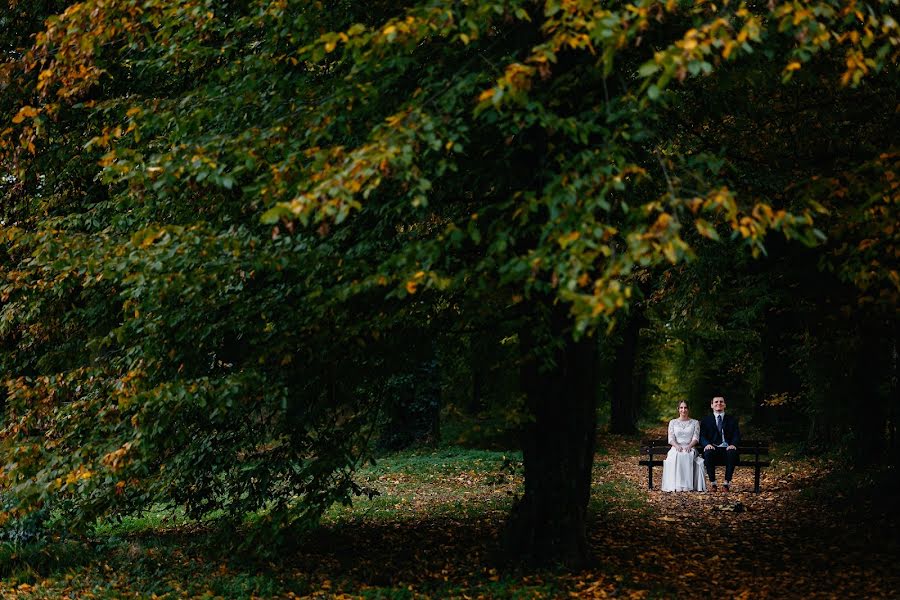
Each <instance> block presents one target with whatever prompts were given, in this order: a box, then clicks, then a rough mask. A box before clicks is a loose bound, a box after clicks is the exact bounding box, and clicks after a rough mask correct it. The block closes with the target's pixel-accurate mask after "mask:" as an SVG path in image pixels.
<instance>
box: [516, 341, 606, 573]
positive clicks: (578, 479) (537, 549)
mask: <svg viewBox="0 0 900 600" xmlns="http://www.w3.org/2000/svg"><path fill="white" fill-rule="evenodd" d="M566 335H570V334H566ZM566 340H567V341H566V342H565V344H564V346H563V348H561V349H560V350H558V351H557V352H556V355H555V357H554V358H555V363H556V364H555V365H554V367H553V368H552V369H551V370H549V371H548V370H547V369H542V368H541V367H542V365H541V364H540V363H539V362H538V361H536V360H532V361H528V362H526V364H524V365H523V367H522V379H523V384H524V389H525V393H526V397H527V403H528V407H529V409H530V410H531V412H532V415H533V417H534V421H533V422H531V423H530V424H529V426H528V427H527V429H526V431H525V433H524V440H523V457H524V464H525V494H524V495H523V497H522V498H521V499H520V500H519V501H518V503H517V504H516V505H515V506H514V507H513V510H512V513H511V515H510V520H509V523H508V524H507V530H506V536H505V543H506V547H507V550H508V554H509V555H511V556H513V557H515V558H517V559H520V560H523V561H525V562H526V563H531V564H563V565H565V566H567V567H571V568H579V567H582V566H584V565H585V564H587V562H588V559H589V553H588V545H587V534H586V518H587V508H588V501H589V500H590V492H591V468H592V465H593V458H594V450H595V437H596V429H597V422H596V394H597V385H596V384H597V377H596V373H597V341H596V339H593V338H586V339H582V340H580V341H578V342H575V341H573V340H572V339H571V338H570V337H566Z"/></svg>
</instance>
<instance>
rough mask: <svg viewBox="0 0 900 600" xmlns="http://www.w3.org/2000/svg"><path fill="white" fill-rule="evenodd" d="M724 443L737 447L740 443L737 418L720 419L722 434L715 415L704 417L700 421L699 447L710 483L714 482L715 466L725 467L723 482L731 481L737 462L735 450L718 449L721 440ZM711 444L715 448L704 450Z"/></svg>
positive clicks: (726, 417) (728, 416) (727, 415)
mask: <svg viewBox="0 0 900 600" xmlns="http://www.w3.org/2000/svg"><path fill="white" fill-rule="evenodd" d="M723 436H724V438H725V443H726V444H730V445H733V446H737V445H738V444H740V443H741V428H740V426H739V425H738V420H737V417H732V416H731V415H729V414H727V413H726V414H725V416H724V418H723V419H722V432H721V433H720V432H719V428H718V427H717V425H716V415H715V414H711V415H706V416H705V417H703V420H702V421H700V447H701V448H704V450H703V461H704V462H705V463H706V474H707V475H709V480H710V481H715V480H716V465H720V464H724V465H725V481H731V476H732V475H733V474H734V467H735V465H736V464H737V462H738V453H737V450H726V449H725V448H721V447H719V444H721V443H722V438H723ZM709 444H712V445H713V446H715V448H714V449H712V450H706V449H705V448H706V446H707V445H709Z"/></svg>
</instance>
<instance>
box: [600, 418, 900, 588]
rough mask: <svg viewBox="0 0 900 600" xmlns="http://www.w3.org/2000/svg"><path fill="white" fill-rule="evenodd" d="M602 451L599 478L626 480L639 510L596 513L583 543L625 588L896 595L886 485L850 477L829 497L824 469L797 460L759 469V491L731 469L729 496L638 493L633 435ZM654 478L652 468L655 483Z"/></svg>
mask: <svg viewBox="0 0 900 600" xmlns="http://www.w3.org/2000/svg"><path fill="white" fill-rule="evenodd" d="M648 435H649V434H648ZM602 445H603V446H605V447H606V449H607V450H608V452H609V454H608V455H607V456H606V457H604V458H606V460H607V461H608V462H609V463H610V468H609V469H608V471H607V474H605V475H602V477H611V478H615V477H621V478H623V479H625V480H627V481H629V482H631V483H632V484H634V486H635V487H636V489H638V490H640V492H639V493H640V495H641V496H642V498H643V501H644V506H643V507H638V508H635V509H634V510H633V511H631V513H630V514H629V512H628V511H627V510H624V511H621V512H618V513H617V514H616V513H614V514H610V515H607V516H605V517H601V518H600V520H599V522H598V523H597V524H596V525H595V526H594V527H593V528H592V535H591V540H592V543H593V547H594V550H595V552H596V555H597V558H598V560H599V561H600V564H601V565H602V570H603V571H605V572H607V571H611V572H615V571H618V572H619V573H623V574H630V575H631V577H630V579H631V583H633V584H635V588H636V589H633V590H632V591H633V592H638V593H640V591H641V588H643V590H644V593H646V594H647V595H649V596H658V597H672V596H677V597H685V598H687V597H695V598H704V597H709V598H712V597H719V598H768V597H771V598H810V597H816V598H891V597H900V568H898V566H897V564H898V559H900V552H898V545H900V544H898V523H897V518H896V514H895V508H894V506H895V505H896V503H897V500H898V497H897V490H896V487H894V488H893V489H887V488H885V487H883V486H882V487H881V488H879V487H875V488H873V487H872V482H871V481H867V480H865V478H861V479H862V480H861V481H857V479H856V478H855V476H854V475H853V474H851V475H849V476H848V477H847V480H848V481H850V480H852V484H850V485H848V487H845V488H844V489H840V487H836V488H834V489H835V490H836V491H833V492H832V493H829V492H828V491H827V490H828V489H829V486H830V485H831V483H830V482H831V481H832V480H833V478H834V473H832V472H831V468H832V467H831V466H830V465H827V464H821V463H817V462H815V461H811V460H808V459H804V460H802V461H797V462H796V463H794V464H791V463H790V462H789V461H781V463H780V464H779V462H778V461H776V463H775V465H774V466H773V468H770V469H766V470H764V475H763V477H762V481H761V488H762V491H761V493H759V494H755V493H753V491H752V490H753V471H752V469H748V468H744V469H741V468H738V470H737V471H736V473H735V481H734V489H735V491H732V492H730V493H728V494H725V493H721V492H720V493H716V494H714V493H675V494H672V493H665V492H661V491H658V490H657V489H654V490H653V491H649V490H647V471H646V468H645V467H639V466H638V464H637V461H638V456H637V446H636V443H635V440H634V439H625V438H618V437H615V436H609V437H607V438H605V439H603V440H602ZM661 476H662V473H661V469H654V487H657V486H658V485H659V479H660V478H661ZM857 483H862V484H863V485H862V486H861V487H854V485H856V484H857ZM823 488H824V489H823ZM813 491H814V493H811V492H813ZM642 509H643V510H642ZM640 595H643V594H640Z"/></svg>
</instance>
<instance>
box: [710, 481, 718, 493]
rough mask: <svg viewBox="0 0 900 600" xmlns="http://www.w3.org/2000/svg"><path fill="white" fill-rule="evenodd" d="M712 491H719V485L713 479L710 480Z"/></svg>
mask: <svg viewBox="0 0 900 600" xmlns="http://www.w3.org/2000/svg"><path fill="white" fill-rule="evenodd" d="M712 491H713V492H718V491H719V486H718V485H717V484H716V482H715V481H713V482H712Z"/></svg>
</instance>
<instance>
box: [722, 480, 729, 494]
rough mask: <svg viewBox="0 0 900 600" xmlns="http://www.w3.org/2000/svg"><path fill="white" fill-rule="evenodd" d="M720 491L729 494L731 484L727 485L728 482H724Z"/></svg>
mask: <svg viewBox="0 0 900 600" xmlns="http://www.w3.org/2000/svg"><path fill="white" fill-rule="evenodd" d="M722 491H723V492H730V491H731V484H730V483H728V482H727V481H726V482H725V485H723V486H722Z"/></svg>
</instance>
